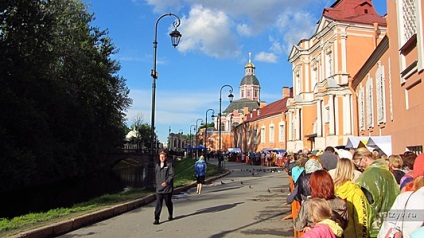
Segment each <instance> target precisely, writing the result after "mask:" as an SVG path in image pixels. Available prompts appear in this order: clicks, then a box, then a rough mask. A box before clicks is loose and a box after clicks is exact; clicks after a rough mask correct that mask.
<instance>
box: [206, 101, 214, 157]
mask: <svg viewBox="0 0 424 238" xmlns="http://www.w3.org/2000/svg"><path fill="white" fill-rule="evenodd" d="M209 111H212V117H214V115H213V114H215V111H214V110H213V109H211V108H209V109H208V110H206V118H205V121H206V124H205V137H204V139H203V141H204V142H203V143H204V144H205V148H206V150H208V144H207V143H208V112H209Z"/></svg>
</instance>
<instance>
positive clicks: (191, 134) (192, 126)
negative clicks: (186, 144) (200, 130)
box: [190, 125, 196, 157]
mask: <svg viewBox="0 0 424 238" xmlns="http://www.w3.org/2000/svg"><path fill="white" fill-rule="evenodd" d="M191 128H193V132H194V130H195V128H196V125H191V126H190V147H191V151H190V154H191V157H193V133H192V132H191Z"/></svg>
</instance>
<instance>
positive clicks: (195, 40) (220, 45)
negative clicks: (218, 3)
mask: <svg viewBox="0 0 424 238" xmlns="http://www.w3.org/2000/svg"><path fill="white" fill-rule="evenodd" d="M181 21H182V22H183V23H182V24H181V27H180V28H181V32H184V33H183V38H182V39H181V42H180V44H179V45H178V50H179V51H181V52H190V51H194V52H196V51H200V52H202V53H204V54H206V55H209V56H212V57H215V58H227V57H234V56H236V55H238V54H240V49H239V44H238V42H237V38H236V37H235V35H234V33H233V32H232V30H231V28H232V25H233V23H232V21H231V19H230V18H229V17H228V16H227V15H226V14H225V12H223V11H215V12H214V11H212V10H211V9H208V8H204V7H203V6H201V5H195V6H193V8H192V9H191V10H190V13H189V16H188V17H183V19H182V20H181Z"/></svg>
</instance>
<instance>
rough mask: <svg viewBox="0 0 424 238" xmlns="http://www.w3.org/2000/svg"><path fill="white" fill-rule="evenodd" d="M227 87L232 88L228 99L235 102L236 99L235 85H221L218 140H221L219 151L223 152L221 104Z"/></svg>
mask: <svg viewBox="0 0 424 238" xmlns="http://www.w3.org/2000/svg"><path fill="white" fill-rule="evenodd" d="M225 87H229V88H230V94H228V99H229V100H230V103H232V102H233V99H234V95H233V87H231V86H230V85H228V84H226V85H224V86H222V87H221V89H220V90H219V114H218V120H219V124H218V140H219V152H220V153H221V152H222V146H221V145H222V138H221V131H222V128H221V117H222V113H221V105H222V96H221V95H222V89H223V88H225Z"/></svg>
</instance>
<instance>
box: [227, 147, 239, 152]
mask: <svg viewBox="0 0 424 238" xmlns="http://www.w3.org/2000/svg"><path fill="white" fill-rule="evenodd" d="M228 152H229V153H241V149H240V148H228Z"/></svg>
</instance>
